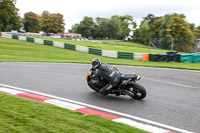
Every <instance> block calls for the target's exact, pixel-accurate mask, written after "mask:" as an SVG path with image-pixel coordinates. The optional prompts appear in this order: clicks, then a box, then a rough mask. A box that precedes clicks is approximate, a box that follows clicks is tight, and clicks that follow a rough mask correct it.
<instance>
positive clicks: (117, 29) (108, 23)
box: [69, 15, 136, 39]
mask: <svg viewBox="0 0 200 133" xmlns="http://www.w3.org/2000/svg"><path fill="white" fill-rule="evenodd" d="M130 26H131V28H130ZM135 26H136V23H135V22H134V21H133V17H132V16H131V15H124V16H118V15H115V16H112V17H111V18H100V17H97V18H96V22H94V20H93V18H92V17H84V19H83V20H82V21H81V22H80V23H78V24H75V25H73V26H72V29H71V30H69V32H75V33H80V34H82V36H84V37H87V38H88V37H91V38H106V37H107V38H114V39H124V38H125V37H127V36H128V35H129V33H130V31H131V29H132V28H134V27H135Z"/></svg>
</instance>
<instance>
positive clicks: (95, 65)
mask: <svg viewBox="0 0 200 133" xmlns="http://www.w3.org/2000/svg"><path fill="white" fill-rule="evenodd" d="M100 65H101V60H100V59H99V58H94V59H93V60H92V68H93V69H96V68H98V67H99V66H100Z"/></svg>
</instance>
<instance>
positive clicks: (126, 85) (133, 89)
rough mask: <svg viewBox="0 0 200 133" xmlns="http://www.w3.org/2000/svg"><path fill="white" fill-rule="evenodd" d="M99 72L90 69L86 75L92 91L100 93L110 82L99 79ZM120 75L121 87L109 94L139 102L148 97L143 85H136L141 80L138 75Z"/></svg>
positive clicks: (110, 91)
mask: <svg viewBox="0 0 200 133" xmlns="http://www.w3.org/2000/svg"><path fill="white" fill-rule="evenodd" d="M115 69H116V68H115ZM116 70H117V69H116ZM97 71H98V70H94V69H90V71H89V72H88V73H87V74H86V80H87V83H88V86H89V87H90V88H91V89H92V90H94V91H96V92H99V93H100V89H101V88H102V87H103V86H105V85H106V84H108V81H106V80H105V79H104V78H103V77H100V78H99V76H98V77H97V75H96V74H97ZM117 71H118V70H117ZM118 72H119V71H118ZM119 73H120V72H119ZM120 75H121V81H120V83H119V85H118V86H117V87H115V88H112V89H110V90H107V92H108V94H115V95H116V96H120V95H127V96H130V97H132V98H134V99H137V100H141V99H143V98H145V97H146V90H145V88H144V87H143V86H142V85H140V84H138V83H136V81H138V80H140V79H141V77H140V76H139V75H138V74H136V73H125V74H121V73H120Z"/></svg>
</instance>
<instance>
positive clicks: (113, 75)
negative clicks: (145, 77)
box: [92, 58, 121, 95]
mask: <svg viewBox="0 0 200 133" xmlns="http://www.w3.org/2000/svg"><path fill="white" fill-rule="evenodd" d="M92 69H94V70H96V71H97V73H96V75H97V77H102V78H104V79H106V80H107V81H108V84H106V85H105V86H104V87H102V88H101V89H100V93H101V94H103V95H106V94H108V93H107V91H108V90H110V89H112V88H115V87H116V86H118V85H119V83H120V80H121V74H120V73H119V71H118V70H117V69H116V68H114V67H112V66H109V65H108V64H101V60H100V59H99V58H94V59H93V60H92Z"/></svg>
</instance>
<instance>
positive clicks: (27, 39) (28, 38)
mask: <svg viewBox="0 0 200 133" xmlns="http://www.w3.org/2000/svg"><path fill="white" fill-rule="evenodd" d="M26 41H27V42H32V43H34V38H31V37H27V38H26Z"/></svg>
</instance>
